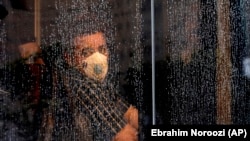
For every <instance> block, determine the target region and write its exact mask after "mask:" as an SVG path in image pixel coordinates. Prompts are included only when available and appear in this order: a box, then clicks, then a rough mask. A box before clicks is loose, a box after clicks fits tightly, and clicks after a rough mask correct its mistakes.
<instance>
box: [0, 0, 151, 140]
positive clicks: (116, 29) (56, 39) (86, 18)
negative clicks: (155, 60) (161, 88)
mask: <svg viewBox="0 0 250 141" xmlns="http://www.w3.org/2000/svg"><path fill="white" fill-rule="evenodd" d="M0 4H1V7H0V8H1V12H0V14H1V20H0V26H1V27H0V34H1V37H0V45H1V48H0V55H1V57H0V60H1V62H0V63H1V66H0V71H1V72H0V73H1V74H0V75H1V76H0V79H1V81H0V82H1V83H0V94H1V95H0V96H1V97H0V100H1V101H0V102H1V106H0V108H1V109H0V110H1V113H0V140H3V141H7V140H19V141H26V140H27V141H28V140H58V141H63V140H65V141H70V140H72V141H73V140H86V141H92V140H93V141H97V140H112V138H114V137H116V139H117V140H120V139H123V138H126V139H128V140H130V139H129V138H131V139H136V138H137V139H138V138H139V137H140V138H141V139H143V137H141V136H139V135H140V134H137V132H138V120H139V118H141V117H139V118H138V115H145V112H144V107H145V105H146V104H145V103H144V100H143V82H142V79H141V78H142V75H143V72H144V70H143V69H142V67H143V65H142V64H143V62H144V61H145V59H144V58H145V56H144V54H145V53H144V46H145V45H144V42H143V38H144V37H143V30H144V29H143V25H144V22H143V18H144V17H143V13H142V11H143V7H144V1H142V0H127V1H116V0H53V1H51V0H36V1H32V0H10V1H9V0H1V1H0ZM2 11H3V12H2ZM149 65H150V64H149ZM147 67H150V66H147ZM140 121H141V120H139V124H141V123H140ZM124 128H125V130H124V131H123V132H120V131H121V130H122V129H124ZM118 133H120V134H118ZM128 135H130V136H128Z"/></svg>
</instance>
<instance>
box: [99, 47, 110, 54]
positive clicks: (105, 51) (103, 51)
mask: <svg viewBox="0 0 250 141" xmlns="http://www.w3.org/2000/svg"><path fill="white" fill-rule="evenodd" d="M98 51H99V52H100V53H102V54H105V55H107V54H108V49H107V47H106V46H100V47H99V48H98Z"/></svg>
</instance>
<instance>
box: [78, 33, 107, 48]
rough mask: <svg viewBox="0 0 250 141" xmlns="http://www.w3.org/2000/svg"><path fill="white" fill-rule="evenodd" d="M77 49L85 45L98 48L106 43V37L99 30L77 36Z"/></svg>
mask: <svg viewBox="0 0 250 141" xmlns="http://www.w3.org/2000/svg"><path fill="white" fill-rule="evenodd" d="M74 45H75V46H76V48H77V49H80V48H84V47H91V48H98V47H100V46H103V45H106V39H105V36H104V34H103V33H101V32H97V33H93V34H89V35H81V36H77V37H76V38H75V40H74Z"/></svg>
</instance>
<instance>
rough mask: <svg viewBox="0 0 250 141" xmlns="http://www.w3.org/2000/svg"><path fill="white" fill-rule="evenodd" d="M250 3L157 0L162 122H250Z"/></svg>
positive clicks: (158, 95)
mask: <svg viewBox="0 0 250 141" xmlns="http://www.w3.org/2000/svg"><path fill="white" fill-rule="evenodd" d="M249 6H250V5H249V2H248V1H247V0H241V1H237V2H236V1H224V0H219V1H213V0H212V1H209V0H194V1H185V0H167V1H156V8H157V9H156V15H157V18H156V21H155V24H156V25H155V29H156V39H155V42H156V68H155V69H156V74H155V75H156V101H157V102H156V112H157V114H156V117H157V123H158V124H162V123H163V124H181V125H190V124H191V125H194V124H202V125H204V124H209V125H215V124H248V123H249V94H248V93H249V18H250V17H249V14H248V13H249ZM162 82H165V83H162Z"/></svg>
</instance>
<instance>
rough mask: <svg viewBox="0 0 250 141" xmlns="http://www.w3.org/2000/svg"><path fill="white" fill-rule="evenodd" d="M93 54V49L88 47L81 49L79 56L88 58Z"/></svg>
mask: <svg viewBox="0 0 250 141" xmlns="http://www.w3.org/2000/svg"><path fill="white" fill-rule="evenodd" d="M93 53H94V49H93V48H90V47H88V48H84V49H82V52H81V55H82V56H84V57H88V56H90V55H91V54H93Z"/></svg>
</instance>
